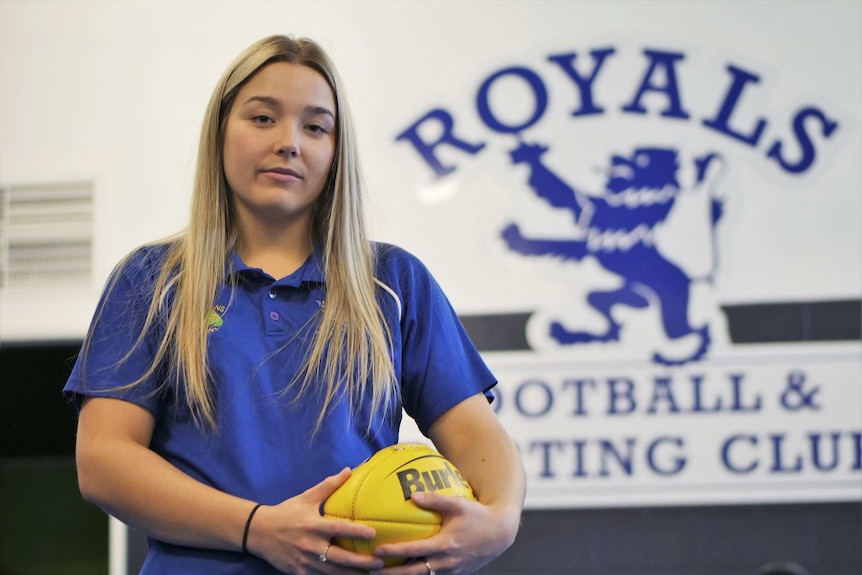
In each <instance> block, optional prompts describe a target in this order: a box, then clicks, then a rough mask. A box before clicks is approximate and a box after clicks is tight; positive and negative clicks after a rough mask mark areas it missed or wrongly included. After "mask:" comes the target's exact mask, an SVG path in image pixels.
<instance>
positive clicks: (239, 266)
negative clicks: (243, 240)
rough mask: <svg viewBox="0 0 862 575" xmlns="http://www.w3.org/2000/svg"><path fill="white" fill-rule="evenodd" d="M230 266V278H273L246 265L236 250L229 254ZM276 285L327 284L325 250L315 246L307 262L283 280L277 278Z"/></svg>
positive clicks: (227, 272)
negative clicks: (324, 261)
mask: <svg viewBox="0 0 862 575" xmlns="http://www.w3.org/2000/svg"><path fill="white" fill-rule="evenodd" d="M228 260H229V261H228V265H227V269H226V270H225V272H226V274H227V275H228V276H237V277H238V278H253V277H266V278H270V279H272V278H271V276H270V275H269V274H267V273H266V272H264V271H263V270H262V269H260V268H252V267H249V266H247V265H246V263H245V262H244V261H242V258H241V257H239V254H238V253H236V250H231V251H230V253H229V254H228ZM275 279H276V283H278V284H280V285H291V286H298V285H300V284H301V283H303V282H313V283H321V284H322V283H326V276H325V274H324V272H323V250H322V249H321V248H320V246H315V247H314V249H313V250H312V252H311V254H310V255H309V256H308V257H307V258H306V260H305V262H303V264H302V265H301V266H299V268H298V269H297V270H296V271H295V272H293V273H292V274H290V275H289V276H286V277H283V278H275Z"/></svg>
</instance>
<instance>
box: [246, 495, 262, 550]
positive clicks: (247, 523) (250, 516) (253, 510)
mask: <svg viewBox="0 0 862 575" xmlns="http://www.w3.org/2000/svg"><path fill="white" fill-rule="evenodd" d="M261 505H263V503H258V504H257V505H255V506H254V509H252V510H251V513H249V514H248V519H247V520H246V522H245V531H243V532H242V552H243V553H246V554H247V553H248V548H247V547H246V544H247V543H248V530H249V528H250V527H251V519H252V517H254V514H255V513H256V512H257V510H258V508H259V507H260V506H261Z"/></svg>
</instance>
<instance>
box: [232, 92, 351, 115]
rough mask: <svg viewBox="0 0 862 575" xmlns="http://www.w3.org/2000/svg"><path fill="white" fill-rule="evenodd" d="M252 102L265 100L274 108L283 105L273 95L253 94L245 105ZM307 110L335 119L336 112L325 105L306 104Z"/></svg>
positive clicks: (264, 101)
mask: <svg viewBox="0 0 862 575" xmlns="http://www.w3.org/2000/svg"><path fill="white" fill-rule="evenodd" d="M251 102H263V103H264V104H267V105H270V106H272V107H274V108H281V107H282V106H283V104H282V102H281V100H279V99H278V98H273V97H272V96H251V97H249V98H248V99H247V100H246V101H245V102H243V105H246V104H249V103H251ZM305 111H306V112H311V113H313V114H325V115H327V116H331V117H332V119H333V120H334V119H335V113H334V112H333V111H332V110H330V109H329V108H327V107H325V106H306V107H305Z"/></svg>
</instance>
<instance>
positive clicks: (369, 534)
mask: <svg viewBox="0 0 862 575" xmlns="http://www.w3.org/2000/svg"><path fill="white" fill-rule="evenodd" d="M324 529H325V536H328V537H329V538H330V539H332V538H335V537H346V538H350V539H373V538H374V535H375V534H376V533H377V532H376V531H375V530H374V528H373V527H371V526H370V525H365V524H363V523H356V522H354V521H348V520H346V519H331V518H328V517H327V518H326V524H325V526H324Z"/></svg>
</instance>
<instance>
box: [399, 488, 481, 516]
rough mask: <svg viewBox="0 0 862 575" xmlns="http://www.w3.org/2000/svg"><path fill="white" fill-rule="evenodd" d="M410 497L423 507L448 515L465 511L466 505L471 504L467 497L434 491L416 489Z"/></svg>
mask: <svg viewBox="0 0 862 575" xmlns="http://www.w3.org/2000/svg"><path fill="white" fill-rule="evenodd" d="M410 499H411V500H412V501H413V503H415V504H416V505H418V506H419V507H421V508H423V509H430V510H432V511H437V512H439V513H441V514H442V515H443V516H444V517H445V516H446V515H455V514H458V513H463V512H464V509H465V506H466V505H469V504H470V503H471V502H469V501H468V500H466V499H462V498H460V497H452V496H451V495H441V494H440V493H434V492H432V491H416V492H414V493H413V495H412V496H411V497H410Z"/></svg>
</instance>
